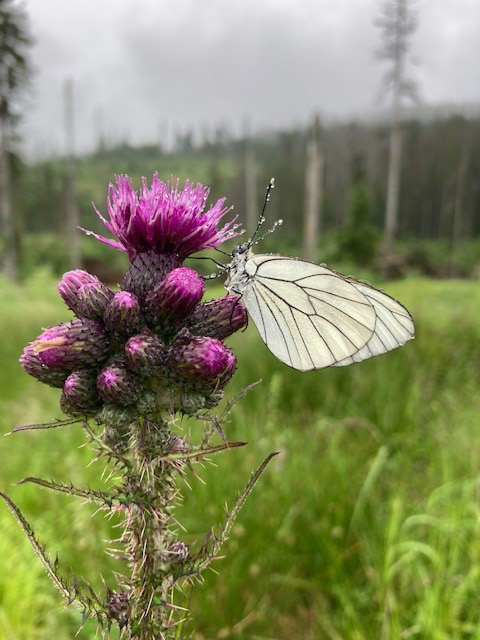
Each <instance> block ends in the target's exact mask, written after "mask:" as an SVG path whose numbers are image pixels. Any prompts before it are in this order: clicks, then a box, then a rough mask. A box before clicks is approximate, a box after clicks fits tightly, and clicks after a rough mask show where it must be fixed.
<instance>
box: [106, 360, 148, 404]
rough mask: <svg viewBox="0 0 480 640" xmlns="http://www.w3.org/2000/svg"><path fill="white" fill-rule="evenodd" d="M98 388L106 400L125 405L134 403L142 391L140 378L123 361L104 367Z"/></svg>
mask: <svg viewBox="0 0 480 640" xmlns="http://www.w3.org/2000/svg"><path fill="white" fill-rule="evenodd" d="M97 389H98V392H99V394H100V396H101V397H102V399H103V400H105V402H110V403H112V404H118V405H120V406H125V407H127V406H128V405H131V404H133V403H134V402H135V400H136V399H137V398H138V396H139V395H140V393H141V391H142V387H141V386H140V384H139V380H138V379H137V378H136V376H135V375H134V374H132V373H130V372H129V371H128V370H127V368H126V367H125V365H124V364H123V363H122V362H113V363H112V364H109V365H107V366H106V367H105V368H104V369H102V371H101V372H100V373H99V374H98V377H97Z"/></svg>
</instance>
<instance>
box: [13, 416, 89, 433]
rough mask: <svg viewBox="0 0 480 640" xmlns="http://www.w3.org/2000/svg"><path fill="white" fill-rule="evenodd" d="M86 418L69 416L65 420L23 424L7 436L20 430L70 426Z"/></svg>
mask: <svg viewBox="0 0 480 640" xmlns="http://www.w3.org/2000/svg"><path fill="white" fill-rule="evenodd" d="M83 420H84V418H67V419H65V420H54V421H52V422H40V423H38V424H22V425H20V426H19V427H15V429H12V430H11V431H10V432H9V433H6V434H5V435H6V436H10V435H12V433H18V432H19V431H32V430H35V429H56V428H57V427H69V426H71V425H74V424H77V423H80V422H83Z"/></svg>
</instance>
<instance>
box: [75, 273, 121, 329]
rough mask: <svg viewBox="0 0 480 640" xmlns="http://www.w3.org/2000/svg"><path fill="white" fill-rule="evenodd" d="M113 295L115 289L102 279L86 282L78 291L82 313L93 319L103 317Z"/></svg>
mask: <svg viewBox="0 0 480 640" xmlns="http://www.w3.org/2000/svg"><path fill="white" fill-rule="evenodd" d="M113 296H114V293H113V291H112V290H111V289H109V287H107V285H106V284H103V282H101V281H100V280H98V281H97V282H86V283H85V284H84V285H82V286H81V287H80V290H79V292H78V302H79V310H80V315H82V316H84V317H86V318H91V319H92V320H96V319H100V318H103V314H104V313H105V309H106V308H107V306H108V303H109V302H110V300H111V299H112V298H113Z"/></svg>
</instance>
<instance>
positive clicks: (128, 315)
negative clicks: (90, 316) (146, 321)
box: [105, 291, 143, 336]
mask: <svg viewBox="0 0 480 640" xmlns="http://www.w3.org/2000/svg"><path fill="white" fill-rule="evenodd" d="M105 324H106V326H107V328H108V329H110V331H114V332H115V333H118V334H120V335H127V336H128V335H131V334H132V333H137V332H138V331H140V329H141V328H142V325H143V317H142V312H141V310H140V304H139V302H138V300H137V298H136V296H134V295H133V293H130V291H119V292H118V293H116V294H115V295H114V296H113V298H112V300H111V301H110V304H109V305H108V307H107V309H106V311H105Z"/></svg>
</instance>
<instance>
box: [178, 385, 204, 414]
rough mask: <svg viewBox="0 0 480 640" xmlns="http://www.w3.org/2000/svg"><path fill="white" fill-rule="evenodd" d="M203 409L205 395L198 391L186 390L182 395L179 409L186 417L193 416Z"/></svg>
mask: <svg viewBox="0 0 480 640" xmlns="http://www.w3.org/2000/svg"><path fill="white" fill-rule="evenodd" d="M204 407H205V395H204V394H203V393H200V392H199V391H190V390H186V391H185V393H184V394H183V395H182V399H181V408H182V411H183V412H184V413H186V414H187V415H194V414H195V413H197V412H198V411H200V409H203V408H204Z"/></svg>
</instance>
